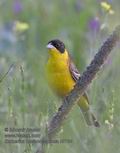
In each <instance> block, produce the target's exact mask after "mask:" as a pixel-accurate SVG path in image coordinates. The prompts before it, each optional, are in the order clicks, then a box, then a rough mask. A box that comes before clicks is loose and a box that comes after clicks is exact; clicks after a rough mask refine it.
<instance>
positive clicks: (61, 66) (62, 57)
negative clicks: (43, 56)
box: [46, 39, 100, 127]
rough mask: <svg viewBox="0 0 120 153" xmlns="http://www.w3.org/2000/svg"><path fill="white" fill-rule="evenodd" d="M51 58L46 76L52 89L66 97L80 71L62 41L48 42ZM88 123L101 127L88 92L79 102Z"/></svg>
mask: <svg viewBox="0 0 120 153" xmlns="http://www.w3.org/2000/svg"><path fill="white" fill-rule="evenodd" d="M47 48H48V50H49V58H48V62H47V65H46V76H47V80H48V83H49V85H50V87H51V88H52V90H53V91H54V92H55V93H56V94H57V95H58V96H59V97H65V96H66V95H67V94H68V93H69V92H70V91H71V90H72V89H73V88H74V86H75V84H76V81H77V80H78V79H79V77H80V73H79V71H78V70H77V68H76V66H75V65H74V63H73V61H72V60H71V58H70V55H69V53H68V51H67V50H66V48H65V45H64V43H63V42H62V41H60V40H58V39H55V40H51V41H50V42H48V44H47ZM78 106H79V107H80V109H81V111H82V113H83V116H84V118H85V120H86V123H87V125H93V126H95V127H99V126H100V124H99V122H98V121H97V119H96V117H95V116H94V115H93V113H92V112H91V110H90V106H89V99H88V96H87V94H86V93H84V94H83V96H82V97H81V98H80V100H79V102H78Z"/></svg>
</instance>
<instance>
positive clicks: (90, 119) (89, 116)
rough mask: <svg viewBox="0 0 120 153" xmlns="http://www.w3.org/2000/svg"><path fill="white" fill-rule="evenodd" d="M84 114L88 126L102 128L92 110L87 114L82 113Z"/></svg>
mask: <svg viewBox="0 0 120 153" xmlns="http://www.w3.org/2000/svg"><path fill="white" fill-rule="evenodd" d="M82 113H83V116H84V118H85V121H86V123H87V125H89V126H92V125H93V126H95V127H100V123H99V122H98V121H97V119H96V117H95V116H94V115H93V113H92V112H91V111H90V110H87V111H86V112H85V111H82Z"/></svg>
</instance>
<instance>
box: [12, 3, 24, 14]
mask: <svg viewBox="0 0 120 153" xmlns="http://www.w3.org/2000/svg"><path fill="white" fill-rule="evenodd" d="M22 9H23V5H22V3H21V1H20V0H14V2H13V11H14V13H15V14H18V13H20V12H21V11H22Z"/></svg>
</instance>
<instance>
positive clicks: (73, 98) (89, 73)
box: [37, 26, 120, 153]
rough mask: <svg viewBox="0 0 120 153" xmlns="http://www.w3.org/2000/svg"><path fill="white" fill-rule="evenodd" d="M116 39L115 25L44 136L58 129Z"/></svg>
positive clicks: (118, 38)
mask: <svg viewBox="0 0 120 153" xmlns="http://www.w3.org/2000/svg"><path fill="white" fill-rule="evenodd" d="M118 41H120V26H117V27H116V29H115V30H114V31H113V33H112V34H111V35H110V36H109V37H108V39H107V40H106V41H105V42H104V43H103V45H102V46H101V48H100V49H99V51H98V53H97V54H96V55H95V57H94V59H93V60H92V62H91V63H90V65H89V66H88V67H87V68H86V70H85V71H84V73H83V74H82V76H81V77H80V78H79V80H78V81H77V83H76V85H75V87H74V89H73V90H72V91H71V92H70V93H69V94H68V95H67V96H66V97H65V98H64V100H63V103H62V105H61V106H60V107H59V109H58V111H57V112H56V113H55V115H54V116H53V117H52V119H51V120H50V121H49V123H48V126H47V134H46V136H45V137H44V138H46V139H47V140H51V139H52V138H53V137H54V135H55V134H56V133H57V132H58V131H59V129H60V127H61V125H62V124H63V122H64V120H65V118H66V117H67V115H68V113H69V111H70V110H71V109H72V107H73V106H74V105H75V104H76V103H77V101H78V100H79V99H80V97H81V96H82V94H83V93H84V92H85V90H86V89H87V87H88V85H89V84H90V83H91V81H92V80H93V79H94V78H95V76H96V74H97V72H98V71H99V70H100V68H101V66H102V65H103V64H104V62H105V61H106V59H107V57H108V55H109V54H110V52H111V51H112V49H113V48H114V47H115V45H116V43H117V42H118ZM43 152H44V151H43V149H42V148H39V149H38V150H37V153H43Z"/></svg>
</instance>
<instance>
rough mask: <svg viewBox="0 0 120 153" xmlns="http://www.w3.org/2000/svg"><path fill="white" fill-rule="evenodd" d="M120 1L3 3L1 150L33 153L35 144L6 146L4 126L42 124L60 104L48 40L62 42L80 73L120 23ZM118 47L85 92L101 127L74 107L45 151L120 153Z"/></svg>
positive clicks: (0, 1)
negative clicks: (49, 67)
mask: <svg viewBox="0 0 120 153" xmlns="http://www.w3.org/2000/svg"><path fill="white" fill-rule="evenodd" d="M119 10H120V1H119V0H116V1H113V0H108V1H106V2H104V3H102V1H101V0H92V1H90V0H61V1H58V0H44V1H43V0H34V1H32V0H0V78H2V77H3V76H4V74H5V73H6V72H7V71H8V69H9V67H10V65H11V64H14V65H13V66H12V68H11V69H10V71H9V73H8V74H7V75H6V77H5V78H4V79H2V80H0V152H1V153H15V152H16V153H33V152H35V151H36V149H37V144H6V143H4V140H5V138H4V135H5V131H4V128H6V127H8V128H9V127H14V128H23V127H24V128H28V127H29V128H30V127H31V128H39V127H40V128H41V135H42V133H43V132H44V129H45V126H46V123H47V120H48V119H49V118H50V117H51V116H52V115H53V114H54V112H55V111H56V110H57V108H58V106H59V105H60V103H59V101H60V100H59V99H58V98H57V97H56V96H55V95H54V94H53V93H52V91H51V90H50V89H49V87H48V85H47V83H46V80H45V74H44V66H45V62H46V60H47V56H48V55H47V49H46V44H47V42H48V41H50V40H51V39H54V38H59V39H61V40H62V41H63V42H64V43H65V44H66V48H67V49H68V50H69V52H70V54H71V55H72V57H73V59H74V62H75V63H76V65H77V67H78V69H79V70H80V71H81V73H82V72H83V71H84V69H85V67H86V66H87V65H88V64H89V63H90V61H91V59H92V58H93V56H94V54H95V53H96V52H97V51H98V48H99V47H100V46H101V44H102V42H103V41H104V40H105V39H106V38H107V36H108V35H109V34H110V32H111V31H112V30H113V29H114V28H115V26H116V25H118V24H119V19H120V15H119V14H120V12H119ZM119 48H120V44H118V45H117V47H116V48H115V49H114V51H113V52H112V54H111V55H110V56H109V59H108V60H107V61H106V63H105V65H104V66H103V67H102V69H101V71H100V72H99V74H98V75H97V77H96V79H95V80H94V81H93V82H92V84H91V85H90V87H89V89H88V95H89V98H90V102H91V109H92V110H93V112H94V113H95V114H96V115H97V118H98V119H99V121H100V122H101V127H100V128H99V129H96V128H94V127H87V126H86V124H85V122H84V119H83V117H82V114H81V113H80V110H79V109H78V107H76V106H75V107H74V108H73V110H72V111H71V112H70V114H69V116H68V119H67V120H66V122H65V123H64V125H63V127H62V129H61V131H60V132H59V134H58V136H57V138H56V139H58V138H60V139H69V140H72V143H63V144H53V145H49V148H48V150H47V151H46V152H48V153H56V152H57V153H61V152H64V153H78V152H80V153H113V152H114V153H120V100H119V96H120V84H119V82H120V67H119V66H120V53H119Z"/></svg>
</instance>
